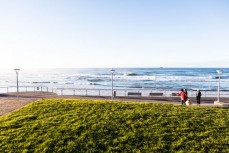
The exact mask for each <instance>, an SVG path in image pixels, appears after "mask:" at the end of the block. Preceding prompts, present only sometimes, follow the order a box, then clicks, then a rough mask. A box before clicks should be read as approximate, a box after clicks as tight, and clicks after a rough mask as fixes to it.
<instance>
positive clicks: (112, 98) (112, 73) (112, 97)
mask: <svg viewBox="0 0 229 153" xmlns="http://www.w3.org/2000/svg"><path fill="white" fill-rule="evenodd" d="M110 71H111V82H112V85H111V92H112V94H111V95H112V96H111V100H114V92H113V75H114V72H115V70H114V69H113V68H112V69H111V70H110Z"/></svg>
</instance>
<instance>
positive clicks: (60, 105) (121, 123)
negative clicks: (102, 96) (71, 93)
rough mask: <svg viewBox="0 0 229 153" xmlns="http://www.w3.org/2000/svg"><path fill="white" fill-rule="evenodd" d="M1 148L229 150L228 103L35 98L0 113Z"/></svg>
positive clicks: (17, 149)
mask: <svg viewBox="0 0 229 153" xmlns="http://www.w3.org/2000/svg"><path fill="white" fill-rule="evenodd" d="M0 152H13V153H15V152H39V153H40V152H229V109H228V108H219V107H185V106H179V105H172V104H160V103H146V102H145V103H137V102H119V101H114V102H111V101H102V100H101V101H98V100H70V99H46V100H39V101H36V102H34V103H32V104H29V105H27V106H26V107H23V108H22V109H20V110H19V111H16V112H12V113H10V114H8V115H6V116H2V117H0Z"/></svg>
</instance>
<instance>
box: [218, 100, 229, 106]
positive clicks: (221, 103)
mask: <svg viewBox="0 0 229 153" xmlns="http://www.w3.org/2000/svg"><path fill="white" fill-rule="evenodd" d="M214 105H218V106H229V103H224V102H219V101H214Z"/></svg>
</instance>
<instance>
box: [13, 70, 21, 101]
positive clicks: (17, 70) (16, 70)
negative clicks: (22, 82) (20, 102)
mask: <svg viewBox="0 0 229 153" xmlns="http://www.w3.org/2000/svg"><path fill="white" fill-rule="evenodd" d="M14 71H15V72H16V74H17V98H18V72H19V71H20V69H14Z"/></svg>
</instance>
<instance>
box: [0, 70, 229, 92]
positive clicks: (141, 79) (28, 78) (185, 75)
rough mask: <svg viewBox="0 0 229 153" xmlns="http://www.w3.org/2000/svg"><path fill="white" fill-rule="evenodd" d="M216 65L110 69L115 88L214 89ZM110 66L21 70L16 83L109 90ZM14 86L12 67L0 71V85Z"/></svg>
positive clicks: (227, 78) (228, 85)
mask: <svg viewBox="0 0 229 153" xmlns="http://www.w3.org/2000/svg"><path fill="white" fill-rule="evenodd" d="M217 69H219V68H114V70H115V72H114V74H113V85H114V88H115V89H152V90H173V91H174V90H180V89H181V88H186V89H188V90H196V89H200V90H217V89H218V80H219V77H218V74H217V72H216V70H217ZM110 70H111V69H108V68H94V69H89V68H88V69H79V68H64V69H33V70H29V69H21V70H20V72H19V75H18V76H19V85H20V86H47V87H49V88H53V87H54V88H88V89H110V88H111V82H112V76H111V75H112V74H111V71H110ZM222 70H223V73H222V75H221V81H220V82H221V87H220V88H221V90H229V68H222ZM7 86H16V73H15V72H14V70H4V71H1V72H0V87H7Z"/></svg>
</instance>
